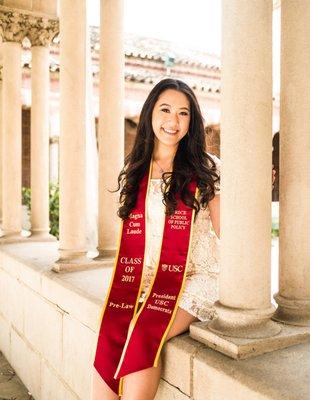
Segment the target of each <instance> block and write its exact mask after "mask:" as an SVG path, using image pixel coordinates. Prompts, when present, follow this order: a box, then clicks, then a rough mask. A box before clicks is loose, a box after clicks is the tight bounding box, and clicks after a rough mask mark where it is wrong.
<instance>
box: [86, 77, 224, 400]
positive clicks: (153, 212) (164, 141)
mask: <svg viewBox="0 0 310 400" xmlns="http://www.w3.org/2000/svg"><path fill="white" fill-rule="evenodd" d="M219 167H220V161H219V159H218V158H217V157H216V156H214V155H211V154H209V153H207V152H206V145H205V131H204V125H203V118H202V115H201V111H200V108H199V105H198V102H197V99H196V97H195V95H194V93H193V91H192V90H191V89H190V87H189V86H188V85H186V84H185V83H184V82H182V81H180V80H176V79H164V80H162V81H160V82H159V83H158V84H157V85H156V86H155V87H154V88H153V89H152V91H151V92H150V94H149V96H148V98H147V99H146V101H145V103H144V106H143V108H142V111H141V116H140V122H139V125H138V128H137V136H136V140H135V144H134V146H133V149H132V152H131V153H130V154H129V156H128V157H127V158H126V160H125V166H124V169H123V170H122V171H121V173H120V175H119V179H118V183H119V189H121V191H120V208H119V211H118V215H119V217H120V218H121V219H122V224H123V225H122V229H121V236H120V242H119V250H118V255H117V257H116V264H115V267H114V273H113V277H112V280H111V285H110V289H109V293H108V295H107V298H106V302H105V306H104V307H103V317H102V321H101V328H100V332H99V338H98V344H97V350H96V357H95V362H94V366H95V369H94V374H93V397H92V398H93V400H116V399H119V396H120V395H121V398H122V400H129V399H134V400H140V399H141V400H142V399H143V400H148V399H149V400H151V399H154V397H155V394H156V391H157V388H158V384H159V380H160V375H161V359H160V351H161V348H162V346H163V344H164V343H165V342H166V341H167V340H169V339H170V338H172V337H174V336H176V335H179V334H181V333H183V332H186V331H187V330H188V329H189V325H190V324H191V323H192V322H194V321H198V320H201V321H206V320H208V319H212V318H214V316H215V311H214V308H213V307H212V303H213V302H214V301H215V300H217V295H218V290H217V275H218V263H217V257H218V246H217V244H218V238H219V236H220V223H219V221H220V215H219V203H220V196H219ZM211 224H212V226H211ZM212 228H213V230H212ZM213 231H214V232H215V233H214V232H213Z"/></svg>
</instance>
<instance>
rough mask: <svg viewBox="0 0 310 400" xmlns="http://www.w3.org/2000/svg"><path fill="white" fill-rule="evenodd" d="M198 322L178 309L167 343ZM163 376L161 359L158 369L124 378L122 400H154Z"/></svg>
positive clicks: (151, 368) (147, 369)
mask: <svg viewBox="0 0 310 400" xmlns="http://www.w3.org/2000/svg"><path fill="white" fill-rule="evenodd" d="M194 321H198V318H196V317H194V316H193V315H191V314H189V313H188V312H187V311H185V310H183V309H182V308H180V307H179V308H178V311H177V313H176V316H175V319H174V321H173V324H172V326H171V328H170V330H169V332H168V335H167V336H166V341H167V340H169V339H171V338H172V337H174V336H176V335H179V334H181V333H183V332H186V331H187V330H188V328H189V325H190V324H191V323H192V322H194ZM160 376H161V357H160V358H159V363H158V367H150V368H146V369H143V370H141V371H137V372H133V373H132V374H128V375H126V376H125V377H124V382H123V396H122V397H121V399H122V400H153V399H154V397H155V395H156V392H157V389H158V385H159V381H160Z"/></svg>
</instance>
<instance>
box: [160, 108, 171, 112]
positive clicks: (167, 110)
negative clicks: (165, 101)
mask: <svg viewBox="0 0 310 400" xmlns="http://www.w3.org/2000/svg"><path fill="white" fill-rule="evenodd" d="M161 111H163V112H166V113H167V112H170V110H169V108H162V109H161Z"/></svg>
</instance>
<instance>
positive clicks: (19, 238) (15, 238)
mask: <svg viewBox="0 0 310 400" xmlns="http://www.w3.org/2000/svg"><path fill="white" fill-rule="evenodd" d="M28 237H29V236H26V235H22V231H8V230H2V229H1V231H0V244H8V243H19V242H27V241H28Z"/></svg>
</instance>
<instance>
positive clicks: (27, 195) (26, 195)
mask: <svg viewBox="0 0 310 400" xmlns="http://www.w3.org/2000/svg"><path fill="white" fill-rule="evenodd" d="M22 204H24V205H26V206H27V207H28V210H31V189H30V188H27V187H23V188H22ZM49 218H50V234H51V235H54V236H56V238H57V239H59V184H58V183H57V184H54V183H51V182H50V184H49Z"/></svg>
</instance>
